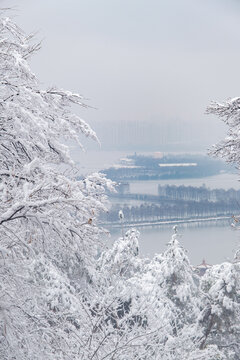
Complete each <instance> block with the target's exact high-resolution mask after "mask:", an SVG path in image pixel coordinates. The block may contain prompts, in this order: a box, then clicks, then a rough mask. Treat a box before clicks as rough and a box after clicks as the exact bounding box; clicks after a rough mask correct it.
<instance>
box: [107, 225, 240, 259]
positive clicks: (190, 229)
mask: <svg viewBox="0 0 240 360" xmlns="http://www.w3.org/2000/svg"><path fill="white" fill-rule="evenodd" d="M138 230H139V231H140V234H141V235H140V239H139V248H140V249H139V250H140V254H141V255H143V256H149V257H153V255H154V254H155V253H162V252H163V251H164V250H165V249H166V248H167V243H168V241H169V240H170V239H171V236H172V234H173V230H172V226H171V227H170V226H154V227H146V228H141V229H138ZM110 232H111V234H112V236H111V240H112V241H114V240H116V239H117V238H118V237H120V236H121V230H120V229H110ZM178 232H179V241H180V243H181V245H182V246H183V247H184V248H185V249H186V250H187V251H188V256H189V259H190V261H191V263H192V264H193V265H198V264H200V263H201V262H202V260H203V259H205V260H206V262H207V263H209V264H217V263H221V262H223V261H226V260H232V259H233V257H234V253H235V252H236V249H237V248H238V247H239V246H240V230H234V229H233V228H232V227H231V219H229V222H224V225H221V224H219V225H216V224H212V225H211V224H209V223H207V224H206V225H202V224H201V225H199V226H197V225H196V224H195V225H190V226H189V225H188V226H186V225H184V224H183V225H179V226H178Z"/></svg>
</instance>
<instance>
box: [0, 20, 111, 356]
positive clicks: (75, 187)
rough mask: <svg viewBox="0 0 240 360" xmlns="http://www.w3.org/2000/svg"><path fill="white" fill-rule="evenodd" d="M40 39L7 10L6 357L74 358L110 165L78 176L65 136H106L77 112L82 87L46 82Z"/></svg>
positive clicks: (0, 320) (0, 340)
mask: <svg viewBox="0 0 240 360" xmlns="http://www.w3.org/2000/svg"><path fill="white" fill-rule="evenodd" d="M31 40H32V39H31V37H28V36H26V35H25V34H24V33H23V32H22V31H21V29H19V28H18V26H17V25H15V23H13V22H12V21H11V20H10V19H9V18H4V14H1V19H0V75H1V80H0V106H1V115H0V136H1V142H0V148H1V151H0V164H1V170H0V201H1V209H0V238H1V244H0V264H1V265H0V278H1V284H0V357H1V359H19V360H21V359H24V360H25V359H31V360H33V359H40V358H45V359H62V358H71V359H74V358H76V356H77V354H79V351H80V352H81V348H83V347H84V342H82V340H81V341H80V340H79V339H81V337H79V335H74V332H75V331H76V329H79V324H78V321H79V320H77V319H78V318H80V315H81V321H82V322H83V321H84V316H83V315H82V314H83V313H84V311H83V308H82V306H83V303H82V299H81V296H79V293H81V292H83V288H84V281H83V279H85V282H86V281H87V280H90V279H91V277H92V275H93V273H94V271H95V270H94V269H95V264H94V262H95V256H96V254H97V251H98V247H99V241H100V240H99V234H100V232H101V230H100V228H99V227H98V226H97V215H98V213H99V211H101V210H103V209H104V201H105V195H104V191H105V190H104V189H105V186H108V185H110V182H108V181H107V180H106V179H105V178H104V177H103V176H102V175H100V174H93V175H91V176H89V177H87V178H86V179H84V180H79V181H77V180H76V171H75V169H74V164H73V161H72V160H71V157H70V154H69V151H68V148H67V146H66V145H65V144H64V141H65V140H69V139H72V140H74V141H76V142H77V143H78V144H79V145H80V146H81V143H80V140H79V134H80V133H81V134H83V135H84V136H88V137H91V138H93V139H95V140H96V139H97V138H96V135H95V133H94V132H93V131H92V130H91V128H90V127H89V125H88V124H87V123H86V122H85V121H83V120H82V119H81V118H80V117H79V116H78V115H76V114H74V113H73V112H72V105H79V106H80V107H85V106H86V105H85V104H84V103H83V99H82V97H81V96H80V95H78V94H74V93H71V92H69V91H64V90H62V89H56V88H50V89H48V90H42V89H41V88H40V84H39V82H38V80H37V78H36V77H35V75H34V74H33V73H32V72H31V70H30V68H29V64H28V59H29V58H30V57H31V55H33V54H34V53H35V52H36V51H37V50H38V49H39V45H38V44H32V42H31ZM62 165H64V167H63V166H62ZM62 169H64V170H62ZM69 275H70V277H69ZM77 275H78V282H79V281H80V280H82V283H81V284H78V287H79V288H78V289H77V287H76V286H75V287H73V286H72V282H73V281H74V279H75V278H76V276H77ZM79 275H81V276H79ZM70 279H71V280H70ZM86 279H87V280H86ZM39 339H40V341H39ZM74 339H75V340H74ZM76 339H77V340H76ZM76 344H78V348H77V345H76Z"/></svg>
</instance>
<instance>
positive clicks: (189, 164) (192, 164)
mask: <svg viewBox="0 0 240 360" xmlns="http://www.w3.org/2000/svg"><path fill="white" fill-rule="evenodd" d="M158 166H160V167H176V166H197V163H175V164H174V163H169V164H158Z"/></svg>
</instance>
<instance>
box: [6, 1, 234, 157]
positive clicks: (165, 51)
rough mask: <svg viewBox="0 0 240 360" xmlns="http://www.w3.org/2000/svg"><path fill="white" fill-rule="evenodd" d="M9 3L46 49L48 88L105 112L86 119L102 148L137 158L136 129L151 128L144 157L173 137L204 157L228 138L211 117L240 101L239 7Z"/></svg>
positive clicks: (38, 60)
mask: <svg viewBox="0 0 240 360" xmlns="http://www.w3.org/2000/svg"><path fill="white" fill-rule="evenodd" d="M0 3H1V4H2V6H14V5H15V6H16V11H15V12H13V13H14V14H15V20H16V21H17V23H18V24H19V25H20V26H21V27H22V28H23V29H24V30H25V31H26V32H33V31H38V33H37V39H39V40H42V39H43V43H42V49H41V50H40V52H39V54H38V55H35V58H34V59H33V60H32V68H33V70H34V72H35V73H36V74H37V76H38V77H39V79H40V80H41V81H42V83H43V86H50V85H56V86H59V87H63V88H66V89H70V90H73V91H77V92H80V93H81V94H83V95H84V96H85V97H86V98H88V99H89V101H88V103H89V105H92V106H94V107H96V108H97V110H87V111H85V110H84V111H82V117H83V118H84V119H85V120H86V121H88V122H89V123H90V124H91V125H92V126H93V127H95V128H96V129H97V130H98V135H99V137H100V140H101V141H102V143H103V148H104V147H105V148H113V147H114V143H116V147H117V148H118V149H119V148H121V146H122V148H128V146H130V147H131V146H132V148H133V150H134V141H137V139H135V140H134V133H135V130H134V126H135V125H134V124H138V128H139V127H141V126H142V125H141V124H144V125H143V128H141V129H140V130H138V131H139V132H140V133H141V134H142V135H141V136H142V140H140V144H138V145H139V146H141V144H143V145H144V150H145V151H146V149H147V148H148V147H149V149H150V150H151V149H152V146H153V144H154V149H155V148H156V149H157V147H158V146H159V148H160V147H161V144H162V143H163V142H164V141H165V142H168V139H167V138H166V139H165V135H164V131H165V133H166V137H167V136H168V135H167V134H171V135H170V138H171V139H172V140H171V141H172V142H173V143H176V144H177V143H178V142H185V143H190V144H191V143H192V144H194V143H195V144H196V143H198V144H202V145H203V147H205V146H208V145H209V146H210V145H211V144H212V143H214V142H216V141H217V139H218V138H220V137H222V136H223V134H224V131H223V130H224V127H223V126H222V125H221V123H220V121H219V120H218V119H216V118H212V117H209V116H206V115H205V114H204V112H205V108H206V106H207V105H208V104H209V103H210V101H211V100H219V101H221V100H225V99H227V98H229V97H235V96H239V95H240V93H239V83H240V73H239V64H240V41H239V38H240V6H239V1H237V0H236V1H232V0H181V1H179V0H168V1H167V0H164V1H162V0H41V1H34V0H18V1H17V0H15V1H11V0H5V1H4V0H2V1H0ZM121 121H122V122H124V124H126V123H128V122H130V121H131V122H132V123H133V125H132V127H131V128H132V129H133V130H130V133H128V134H127V133H124V131H123V130H122V129H121V126H119V123H120V122H121ZM139 124H140V125H139ZM146 124H147V125H146ZM136 126H137V125H136ZM117 128H118V129H119V132H120V135H119V137H118V139H117V138H115V140H113V133H114V131H115V130H116V129H117ZM164 129H165V130H164ZM166 129H167V130H166ZM121 130H122V131H123V133H121ZM158 132H159V134H161V136H159V144H158V136H157V135H156V134H158ZM184 136H185V138H184ZM131 138H132V139H133V140H132V141H131ZM161 139H163V140H161ZM138 142H139V141H138ZM159 150H161V149H159Z"/></svg>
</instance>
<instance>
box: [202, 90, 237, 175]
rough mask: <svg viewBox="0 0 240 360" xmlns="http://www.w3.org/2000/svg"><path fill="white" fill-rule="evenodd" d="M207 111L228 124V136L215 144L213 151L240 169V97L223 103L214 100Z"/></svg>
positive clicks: (215, 154)
mask: <svg viewBox="0 0 240 360" xmlns="http://www.w3.org/2000/svg"><path fill="white" fill-rule="evenodd" d="M207 113H208V114H213V115H217V116H218V117H219V118H220V119H221V120H222V121H223V122H224V123H225V124H226V125H227V126H228V133H227V136H226V138H225V139H224V140H222V141H220V142H219V143H218V144H216V145H214V147H213V149H212V151H211V153H212V154H213V155H214V156H218V157H221V158H223V159H225V160H226V161H227V162H229V163H231V164H235V165H237V167H238V169H240V152H239V149H240V136H239V134H240V132H239V131H240V98H239V97H236V98H233V99H230V100H227V101H225V102H223V103H218V102H213V103H212V104H211V105H210V106H208V108H207Z"/></svg>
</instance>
